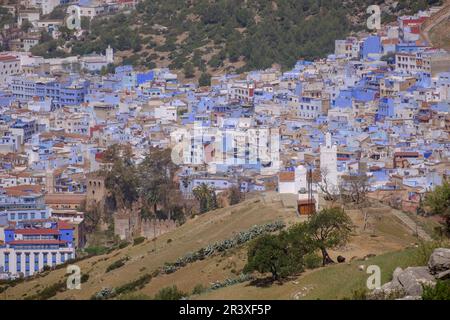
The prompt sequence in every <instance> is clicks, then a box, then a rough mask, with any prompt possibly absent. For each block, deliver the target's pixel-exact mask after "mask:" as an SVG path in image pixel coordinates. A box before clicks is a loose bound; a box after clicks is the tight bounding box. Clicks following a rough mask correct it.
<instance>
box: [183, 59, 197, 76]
mask: <svg viewBox="0 0 450 320" xmlns="http://www.w3.org/2000/svg"><path fill="white" fill-rule="evenodd" d="M183 72H184V76H185V77H186V78H193V77H194V76H195V69H194V65H193V64H192V63H190V62H186V63H185V64H184V67H183Z"/></svg>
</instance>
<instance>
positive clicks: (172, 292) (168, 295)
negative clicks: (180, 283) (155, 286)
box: [154, 286, 187, 300]
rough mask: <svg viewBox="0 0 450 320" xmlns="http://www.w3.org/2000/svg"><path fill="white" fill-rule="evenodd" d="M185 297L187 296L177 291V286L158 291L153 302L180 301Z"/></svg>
mask: <svg viewBox="0 0 450 320" xmlns="http://www.w3.org/2000/svg"><path fill="white" fill-rule="evenodd" d="M186 296H187V294H186V293H184V292H182V291H180V290H178V288H177V286H173V287H167V288H163V289H161V290H159V292H158V293H157V294H156V295H155V297H154V300H181V299H182V298H184V297H186Z"/></svg>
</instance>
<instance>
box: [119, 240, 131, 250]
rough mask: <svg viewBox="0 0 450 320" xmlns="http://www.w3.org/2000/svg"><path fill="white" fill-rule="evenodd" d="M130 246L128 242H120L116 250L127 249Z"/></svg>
mask: <svg viewBox="0 0 450 320" xmlns="http://www.w3.org/2000/svg"><path fill="white" fill-rule="evenodd" d="M129 245H130V243H129V242H126V241H122V242H121V243H119V246H118V248H119V249H123V248H126V247H128V246H129Z"/></svg>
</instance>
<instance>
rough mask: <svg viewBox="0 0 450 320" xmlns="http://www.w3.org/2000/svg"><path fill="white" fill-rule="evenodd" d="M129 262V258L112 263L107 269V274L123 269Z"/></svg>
mask: <svg viewBox="0 0 450 320" xmlns="http://www.w3.org/2000/svg"><path fill="white" fill-rule="evenodd" d="M127 260H128V257H125V258H121V259H119V260H117V261H114V262H113V263H111V264H110V265H109V266H108V267H107V268H106V271H105V272H110V271H112V270H115V269H118V268H120V267H123V266H124V265H125V262H126V261H127Z"/></svg>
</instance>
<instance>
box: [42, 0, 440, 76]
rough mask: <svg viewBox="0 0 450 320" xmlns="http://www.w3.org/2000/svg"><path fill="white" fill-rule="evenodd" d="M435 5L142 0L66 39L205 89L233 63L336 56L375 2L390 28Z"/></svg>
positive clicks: (82, 50)
mask: <svg viewBox="0 0 450 320" xmlns="http://www.w3.org/2000/svg"><path fill="white" fill-rule="evenodd" d="M438 2H440V1H439V0H400V1H398V2H397V6H396V7H392V6H391V5H386V4H384V3H385V1H373V0H358V1H356V0H350V1H345V2H342V1H338V0H320V1H317V0H275V1H273V0H247V1H241V0H196V1H193V0H190V1H184V0H164V1H163V0H143V1H141V2H139V4H138V6H137V8H136V11H137V12H133V13H131V14H129V15H126V14H124V13H119V14H116V15H114V16H112V17H98V18H95V19H93V20H92V21H90V22H89V21H83V22H82V26H83V28H86V29H87V32H85V34H84V35H83V37H82V39H75V38H73V35H71V34H70V32H68V33H67V34H66V35H65V36H64V37H63V38H64V41H65V43H64V44H65V47H66V49H67V50H71V53H74V54H87V53H92V52H97V53H99V52H103V51H104V50H105V49H106V48H107V46H108V45H111V46H112V47H113V48H114V49H115V50H116V51H117V50H119V51H124V50H126V51H130V52H131V53H130V54H127V57H126V58H125V60H126V61H125V63H130V64H134V65H141V66H145V67H148V68H152V67H155V66H156V64H157V62H158V60H164V59H167V60H168V61H169V62H170V65H169V67H170V68H172V69H178V70H183V72H184V74H185V76H186V77H187V78H191V77H193V76H194V75H195V72H196V71H197V70H198V71H199V72H200V74H202V75H203V77H202V85H206V84H208V82H209V78H208V73H207V70H208V68H209V69H212V70H214V69H216V68H219V67H222V66H231V65H232V64H233V63H236V62H238V61H243V62H244V63H243V64H241V65H243V67H241V68H238V66H236V68H238V69H239V70H238V71H243V70H251V69H261V68H267V67H270V66H271V65H272V64H273V63H279V64H281V65H282V66H283V67H291V66H292V65H293V64H294V63H295V61H296V60H297V59H299V58H306V59H313V58H318V57H323V56H325V55H326V54H328V53H330V52H332V51H333V49H334V40H335V39H338V38H342V37H345V36H346V35H347V34H349V33H350V32H353V31H359V30H363V29H365V28H366V19H367V17H368V14H367V13H366V12H365V10H366V8H367V7H368V6H369V5H372V4H374V3H378V4H382V5H383V8H385V9H386V10H385V13H384V15H383V19H384V21H390V20H392V19H395V17H396V16H397V15H399V14H405V13H412V12H416V11H418V10H420V9H424V8H426V7H428V6H429V5H430V4H436V3H438ZM51 41H52V40H48V41H46V42H51ZM62 42H63V41H62V40H59V43H58V44H62ZM55 45H56V42H55V41H53V42H52V43H51V46H48V45H46V46H39V47H37V48H36V49H34V51H39V52H40V53H43V54H44V55H48V54H51V55H55V54H59V55H63V52H62V51H57V50H56V47H55ZM48 47H50V49H51V50H50V52H49V53H47V52H45V49H46V48H48ZM232 68H235V66H233V67H232Z"/></svg>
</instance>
